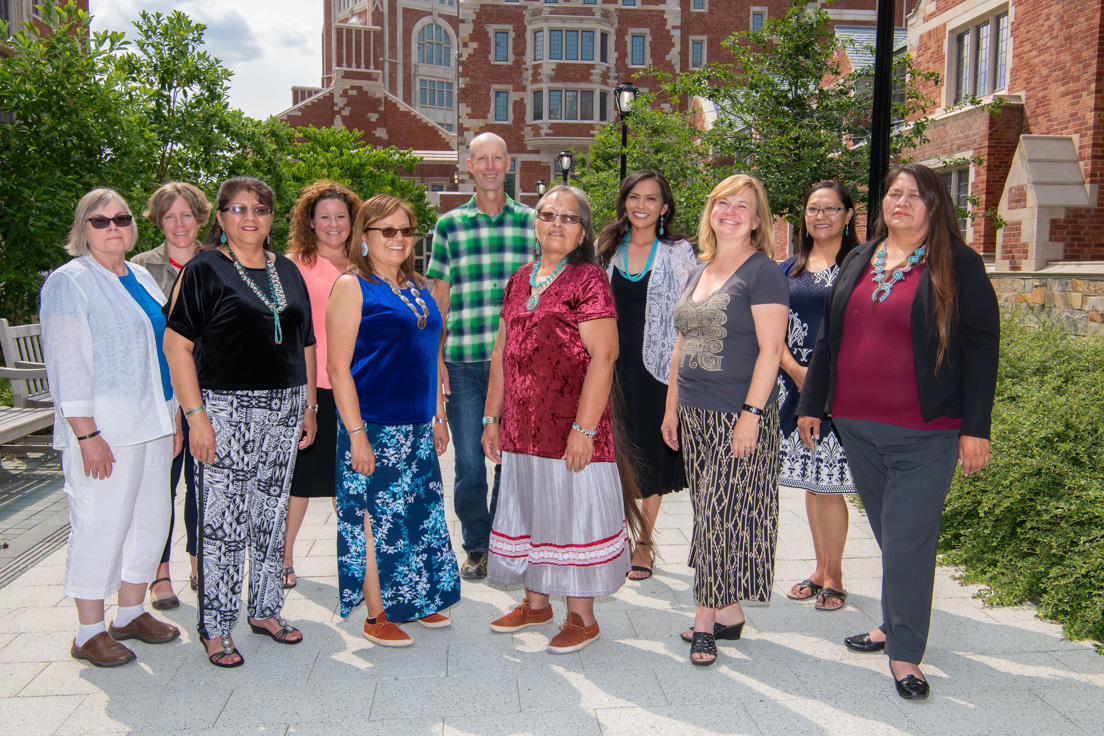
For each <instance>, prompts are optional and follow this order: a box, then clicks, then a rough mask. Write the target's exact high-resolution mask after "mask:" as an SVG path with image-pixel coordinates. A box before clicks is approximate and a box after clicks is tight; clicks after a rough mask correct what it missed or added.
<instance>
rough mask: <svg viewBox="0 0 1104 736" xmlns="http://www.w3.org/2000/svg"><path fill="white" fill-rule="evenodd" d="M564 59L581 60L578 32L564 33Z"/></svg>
mask: <svg viewBox="0 0 1104 736" xmlns="http://www.w3.org/2000/svg"><path fill="white" fill-rule="evenodd" d="M564 59H566V60H567V61H578V60H579V32H578V31H564Z"/></svg>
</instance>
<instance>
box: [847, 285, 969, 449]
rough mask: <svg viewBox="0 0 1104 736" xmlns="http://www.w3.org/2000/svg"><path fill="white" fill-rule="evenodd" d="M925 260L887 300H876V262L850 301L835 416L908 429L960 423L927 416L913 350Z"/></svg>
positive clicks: (942, 426) (956, 426)
mask: <svg viewBox="0 0 1104 736" xmlns="http://www.w3.org/2000/svg"><path fill="white" fill-rule="evenodd" d="M923 270H924V264H919V265H917V266H914V267H913V269H912V270H911V271H910V272H909V273H907V274H905V278H904V279H902V280H901V281H898V282H897V283H896V284H894V285H893V292H892V293H891V294H890V295H889V297H887V298H886V300H885V301H884V302H878V303H877V304H875V303H874V302H873V301H871V298H870V297H871V295H872V294H873V293H874V279H873V276H874V267H873V266H868V267H867V269H866V273H865V274H864V275H863V277H862V278H861V279H859V283H858V284H856V285H855V290H854V291H852V292H851V298H850V299H849V300H848V302H847V312H846V315H845V316H844V321H843V341H842V343H841V344H840V352H839V360H838V361H837V363H836V393H835V398H834V399H833V400H832V416H833V417H835V418H844V419H864V420H866V421H869V422H882V423H883V424H891V425H893V426H895V427H905V428H906V429H958V428H960V427H961V426H962V420H961V419H952V418H951V417H936V418H935V419H933V420H932V421H930V422H925V421H924V416H923V413H922V412H921V410H920V393H919V391H918V390H917V388H916V366H915V364H914V360H913V353H912V325H911V321H910V319H911V315H912V300H913V298H914V297H915V296H916V285H917V284H918V283H919V281H920V274H921V273H923Z"/></svg>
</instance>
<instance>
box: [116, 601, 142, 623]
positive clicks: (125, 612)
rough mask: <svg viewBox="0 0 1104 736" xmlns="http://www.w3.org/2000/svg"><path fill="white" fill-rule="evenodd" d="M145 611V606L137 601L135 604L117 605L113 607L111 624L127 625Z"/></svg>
mask: <svg viewBox="0 0 1104 736" xmlns="http://www.w3.org/2000/svg"><path fill="white" fill-rule="evenodd" d="M145 612H146V607H145V606H143V605H142V604H141V603H139V604H138V605H137V606H119V607H118V608H116V609H115V618H114V619H112V621H111V625H112V626H114V627H115V628H120V627H123V626H129V625H130V622H131V621H133V620H134V619H136V618H138V617H139V616H141V615H142V614H143V613H145Z"/></svg>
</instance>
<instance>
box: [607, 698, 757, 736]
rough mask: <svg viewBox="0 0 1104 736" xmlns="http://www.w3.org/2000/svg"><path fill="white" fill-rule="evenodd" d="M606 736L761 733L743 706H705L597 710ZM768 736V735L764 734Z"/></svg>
mask: <svg viewBox="0 0 1104 736" xmlns="http://www.w3.org/2000/svg"><path fill="white" fill-rule="evenodd" d="M595 714H596V715H597V717H598V723H599V724H600V725H601V727H602V734H603V736H617V735H619V734H620V735H621V736H645V735H646V734H656V735H657V736H670V735H671V734H678V736H684V735H685V736H698V735H699V734H702V735H704V734H718V735H721V734H723V735H724V736H729V734H732V735H733V736H736V735H742V734H748V735H749V736H751V735H755V736H758V734H760V733H761V732H760V729H759V728H758V727H757V726H756V725H755V722H754V721H753V720H752V719H751V716H750V715H749V714H748V711H747V709H746V708H744V706H743V705H742V704H729V703H725V704H718V705H713V706H711V707H709V708H702V707H701V706H696V705H695V706H688V705H672V706H656V707H651V708H599V709H597V710H595ZM763 733H766V732H763Z"/></svg>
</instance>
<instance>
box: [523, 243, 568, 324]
mask: <svg viewBox="0 0 1104 736" xmlns="http://www.w3.org/2000/svg"><path fill="white" fill-rule="evenodd" d="M566 265H567V256H564V259H563V260H562V261H560V262H559V264H558V265H557V266H556V267H555V268H554V269H552V273H550V274H548V275H547V276H545V277H544V278H543V279H541V280H540V281H537V269H538V268H540V261H537V262H536V263H534V264H533V270H532V271H531V272H530V273H529V286H530V288H533V289H540V291H534V292H533V293H532V294H530V295H529V298H528V299H526V300H525V308H526V309H527V310H529V311H530V312H532V311H533V310H534V309H536V308H537V306H538V305H539V304H540V295H541V291H543V290H544V289H547V288H548V285H549V284H551V283H552V282H553V281H555V280H556V277H557V276H559V275H560V271H562V270H563V268H564V266H566Z"/></svg>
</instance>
